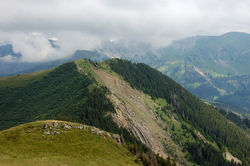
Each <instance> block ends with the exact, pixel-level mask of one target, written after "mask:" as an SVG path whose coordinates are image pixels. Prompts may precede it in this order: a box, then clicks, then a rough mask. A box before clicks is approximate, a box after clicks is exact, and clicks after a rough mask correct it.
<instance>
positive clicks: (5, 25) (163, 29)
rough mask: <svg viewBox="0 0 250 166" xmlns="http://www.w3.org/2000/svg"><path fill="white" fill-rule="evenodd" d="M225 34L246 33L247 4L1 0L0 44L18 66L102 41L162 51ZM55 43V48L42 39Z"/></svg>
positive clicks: (231, 0) (234, 0) (240, 0)
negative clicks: (19, 58) (18, 57)
mask: <svg viewBox="0 0 250 166" xmlns="http://www.w3.org/2000/svg"><path fill="white" fill-rule="evenodd" d="M229 31H241V32H247V33H250V1H249V0H1V1H0V44H3V43H7V42H8V43H12V44H13V46H14V49H15V51H16V52H21V53H22V54H23V61H41V60H48V59H53V58H58V57H62V56H67V55H70V54H72V53H73V52H74V51H75V50H76V49H94V48H96V47H98V46H99V45H100V43H101V42H102V41H106V40H112V41H119V40H126V41H138V42H150V43H151V44H152V45H153V46H155V47H159V46H165V45H167V44H169V43H170V42H171V41H172V40H176V39H181V38H185V37H188V36H195V35H219V34H223V33H226V32H229ZM48 38H57V39H58V43H59V44H60V46H61V47H60V49H53V48H51V47H50V45H49V43H48V41H47V39H48Z"/></svg>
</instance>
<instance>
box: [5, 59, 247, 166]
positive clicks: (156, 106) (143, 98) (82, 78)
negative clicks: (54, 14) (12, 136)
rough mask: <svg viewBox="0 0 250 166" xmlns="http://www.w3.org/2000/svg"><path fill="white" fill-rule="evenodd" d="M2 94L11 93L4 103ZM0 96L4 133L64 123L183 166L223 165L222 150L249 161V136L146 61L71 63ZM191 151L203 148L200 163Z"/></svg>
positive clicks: (81, 61) (113, 60) (84, 61)
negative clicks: (107, 134)
mask: <svg viewBox="0 0 250 166" xmlns="http://www.w3.org/2000/svg"><path fill="white" fill-rule="evenodd" d="M5 79H10V78H5ZM3 80H4V79H2V80H0V84H1V81H3ZM30 88H31V89H30ZM32 89H35V90H36V93H33V92H32V91H33V90H32ZM128 92H129V93H128ZM6 94H11V95H8V97H7V98H6ZM20 96H22V99H21V98H20ZM0 97H1V98H2V99H4V100H2V101H1V104H0V110H1V111H0V114H1V116H0V122H1V126H2V127H3V126H5V128H8V127H10V126H15V125H17V124H19V123H26V122H28V121H30V120H31V121H34V120H40V119H41V120H42V119H48V118H49V119H60V120H69V121H76V122H80V123H84V124H88V125H92V126H95V127H99V128H101V129H104V130H106V131H111V132H114V133H117V134H120V135H122V136H123V137H124V138H125V140H127V141H128V142H130V143H131V142H133V141H135V140H134V139H133V137H134V138H137V140H139V141H141V142H143V143H144V144H145V145H146V146H147V147H148V148H151V149H152V150H153V151H154V152H155V153H159V154H161V153H165V154H166V155H167V156H171V157H172V158H174V159H175V160H176V161H177V162H178V163H179V164H183V165H192V163H196V164H200V165H204V164H205V165H206V163H213V165H227V164H229V163H227V162H226V161H225V159H224V157H223V153H224V152H225V148H226V149H228V150H229V152H230V153H231V154H232V155H233V156H235V157H237V158H239V159H240V160H242V162H248V160H249V159H248V158H247V156H248V149H249V145H248V144H247V143H248V141H247V140H248V138H247V136H246V133H245V132H244V131H243V130H242V129H240V128H239V127H237V126H236V125H234V124H232V123H231V122H229V121H228V120H226V119H225V118H223V116H222V115H220V114H219V113H218V111H217V110H215V109H214V108H213V107H212V106H208V105H206V104H204V103H203V102H202V101H200V100H199V99H198V98H196V97H194V96H193V95H191V94H190V93H189V92H188V91H186V90H185V89H184V88H182V87H181V86H180V85H178V84H177V83H176V82H175V81H173V80H172V79H170V78H168V77H167V76H165V75H163V74H161V73H159V72H158V71H156V70H155V69H152V68H150V67H148V66H147V65H145V64H141V63H138V64H136V63H132V62H129V61H125V60H119V59H112V60H108V61H105V62H103V63H94V62H91V61H88V60H78V61H75V62H71V63H67V64H64V65H62V66H59V67H57V68H55V69H53V70H52V71H50V72H49V73H48V74H47V75H45V76H44V77H43V78H42V79H38V80H36V81H34V82H32V81H31V82H30V83H29V84H26V85H25V86H24V87H12V88H11V87H9V88H4V87H3V86H2V87H0ZM31 101H32V102H31ZM58 101H59V102H58ZM30 102H31V103H30ZM139 103H140V104H139ZM137 105H138V106H137ZM139 105H140V106H139ZM203 107H204V108H203ZM23 112H25V113H26V114H25V116H23V114H20V113H23ZM13 115H15V116H13ZM10 117H11V119H10ZM211 117H212V118H213V120H209V118H211ZM27 118H28V119H27ZM197 118H198V120H197ZM200 118H202V119H200ZM196 121H197V122H196ZM215 124H216V125H215ZM119 126H120V127H119ZM133 127H134V128H133ZM225 127H226V128H225ZM157 128H158V129H157ZM224 128H225V129H226V130H225V129H224ZM224 130H225V131H226V132H224ZM229 130H230V132H228V131H229ZM159 131H160V132H159ZM204 138H205V139H204ZM234 139H236V141H238V142H237V144H236V143H235V142H232V140H234ZM204 140H206V141H205V142H204ZM196 149H200V150H202V151H204V154H202V155H201V156H199V158H194V157H195V155H197V153H198V152H197V151H196ZM239 149H240V150H239ZM205 155H210V156H212V157H211V158H205V157H204V156H205ZM231 164H233V163H231Z"/></svg>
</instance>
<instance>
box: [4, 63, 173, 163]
mask: <svg viewBox="0 0 250 166" xmlns="http://www.w3.org/2000/svg"><path fill="white" fill-rule="evenodd" d="M95 65H97V64H95V63H93V62H90V61H88V60H82V61H80V62H70V63H67V64H64V65H61V66H59V67H57V68H55V69H52V70H49V71H45V72H39V73H33V74H26V75H20V76H15V77H5V78H1V79H0V98H1V100H0V127H1V128H0V130H3V129H7V128H10V127H12V126H16V125H19V124H23V123H27V122H32V121H36V120H47V119H57V120H66V121H72V122H79V123H82V124H87V125H91V126H95V127H98V128H100V129H103V130H106V131H109V132H113V133H117V134H119V135H122V137H123V138H124V139H125V141H126V142H127V144H128V146H127V148H128V149H129V150H130V151H131V152H132V153H133V154H134V155H136V156H137V158H138V162H139V163H142V164H144V165H149V164H151V163H156V165H164V164H165V165H172V162H171V161H170V160H168V161H167V160H163V159H162V158H161V157H159V156H157V155H156V154H154V153H153V152H152V151H151V150H150V149H149V148H146V147H145V146H144V145H143V144H142V143H140V142H139V141H137V140H136V139H135V137H134V136H133V135H131V134H130V133H129V132H128V131H127V130H126V129H124V128H123V127H118V126H117V124H116V123H115V122H114V121H113V119H112V117H111V116H110V113H114V112H115V110H114V107H113V104H112V103H111V102H110V100H109V99H108V98H107V97H106V96H107V94H108V93H109V90H108V89H107V88H106V87H104V86H102V85H100V84H99V83H98V82H97V81H96V80H95V79H94V77H93V74H92V71H91V67H93V66H95ZM173 165H174V163H173Z"/></svg>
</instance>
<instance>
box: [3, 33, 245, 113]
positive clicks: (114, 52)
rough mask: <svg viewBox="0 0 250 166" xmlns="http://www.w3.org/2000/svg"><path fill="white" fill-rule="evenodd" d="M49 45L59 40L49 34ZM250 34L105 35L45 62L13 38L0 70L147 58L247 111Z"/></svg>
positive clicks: (212, 97)
mask: <svg viewBox="0 0 250 166" xmlns="http://www.w3.org/2000/svg"><path fill="white" fill-rule="evenodd" d="M48 43H49V44H50V46H51V48H52V49H58V48H60V45H59V42H58V41H57V40H51V39H49V40H48ZM249 43H250V35H249V34H247V33H240V32H230V33H226V34H223V35H220V36H195V37H190V38H186V39H183V40H178V41H174V42H173V43H172V44H170V45H169V46H166V47H161V48H155V47H153V46H152V45H151V44H149V43H139V42H135V41H134V42H133V41H129V42H128V41H120V42H115V41H106V42H103V43H102V45H101V47H99V48H97V49H94V50H89V51H88V50H76V51H75V53H74V54H73V55H68V56H66V57H64V58H61V59H56V60H52V61H45V62H22V61H21V59H22V55H21V53H16V52H15V51H14V50H13V47H12V45H11V44H7V45H3V46H1V47H0V55H1V61H0V68H1V70H0V71H1V72H0V75H1V76H10V75H16V74H21V73H28V72H33V71H39V70H43V69H48V68H51V67H55V66H57V65H60V64H63V63H65V62H68V61H72V60H76V59H80V58H86V59H91V60H93V61H96V62H100V61H103V60H106V59H108V58H122V59H128V60H131V61H133V62H143V63H146V64H148V65H150V66H152V67H154V68H156V69H157V70H159V71H161V72H163V73H164V74H166V75H168V76H170V77H171V78H173V79H174V80H176V81H177V82H178V83H180V84H181V85H183V86H184V87H185V88H187V89H188V90H190V91H191V92H192V93H193V94H195V95H197V96H198V97H201V98H202V99H205V100H208V101H210V102H212V103H213V104H216V105H218V106H221V107H226V108H227V109H230V110H233V111H236V112H241V113H243V114H245V113H246V114H249V111H250V103H249V102H248V101H250V100H245V99H246V98H249V94H250V81H249V77H250V76H249V75H250V73H249V65H250V45H249Z"/></svg>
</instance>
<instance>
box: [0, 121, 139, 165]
mask: <svg viewBox="0 0 250 166" xmlns="http://www.w3.org/2000/svg"><path fill="white" fill-rule="evenodd" d="M47 122H48V121H38V122H33V123H29V124H24V125H21V126H18V127H14V128H11V129H8V130H5V131H2V132H0V165H1V166H2V165H6V166H24V165H25V166H33V165H37V166H52V165H53V166H66V165H71V166H78V165H79V166H80V165H86V166H87V165H88V166H98V165H104V166H105V165H107V166H112V165H114V166H115V165H121V166H122V165H124V166H126V165H137V164H136V163H135V162H134V160H135V157H134V156H133V155H132V154H131V153H130V152H128V151H127V150H126V149H125V148H124V147H123V146H122V145H119V144H118V143H116V142H115V141H114V140H113V139H112V138H109V137H106V138H104V137H103V136H98V135H95V134H92V133H91V131H90V130H86V131H85V130H83V129H82V130H80V129H69V130H67V132H63V131H65V130H66V129H63V128H61V129H60V131H61V132H60V134H55V135H44V130H45V129H42V128H41V125H42V124H45V123H47ZM49 122H51V121H49ZM58 123H66V124H71V125H80V124H72V123H69V122H62V121H61V122H58Z"/></svg>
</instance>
